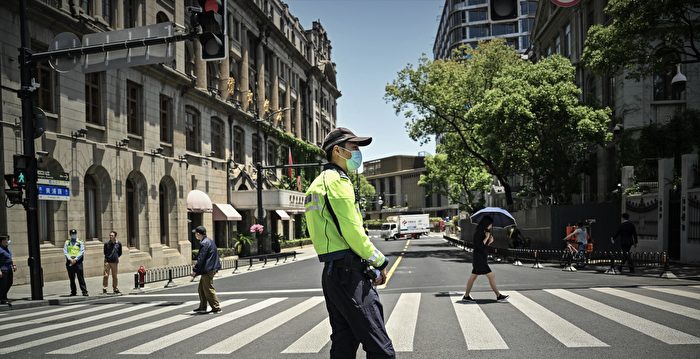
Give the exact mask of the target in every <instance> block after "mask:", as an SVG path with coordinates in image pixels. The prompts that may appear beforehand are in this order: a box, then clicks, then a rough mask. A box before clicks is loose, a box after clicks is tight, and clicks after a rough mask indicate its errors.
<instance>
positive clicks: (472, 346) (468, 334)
mask: <svg viewBox="0 0 700 359" xmlns="http://www.w3.org/2000/svg"><path fill="white" fill-rule="evenodd" d="M448 300H450V301H451V302H452V306H453V307H454V310H455V313H456V314H457V320H458V321H459V327H460V328H461V329H462V334H463V335H464V341H465V342H466V343H467V349H469V350H493V349H508V345H507V344H506V342H505V341H504V340H503V338H502V337H501V334H499V333H498V330H496V327H494V326H493V324H492V323H491V321H490V320H489V318H488V317H487V316H486V314H485V313H484V311H483V310H481V308H480V307H479V305H478V304H463V303H459V302H458V301H456V300H454V298H451V297H450V298H448Z"/></svg>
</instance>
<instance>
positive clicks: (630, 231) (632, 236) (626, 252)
mask: <svg viewBox="0 0 700 359" xmlns="http://www.w3.org/2000/svg"><path fill="white" fill-rule="evenodd" d="M618 237H619V238H620V248H621V249H622V263H620V266H619V267H618V268H617V269H618V271H619V272H622V267H623V266H624V265H625V263H627V265H628V266H629V268H630V273H634V262H633V261H632V256H631V255H630V250H631V249H632V246H634V248H637V229H636V228H635V227H634V223H632V222H631V221H630V215H629V214H627V213H623V214H622V223H620V226H619V227H618V228H617V232H615V234H613V236H612V237H610V242H612V244H615V239H617V238H618Z"/></svg>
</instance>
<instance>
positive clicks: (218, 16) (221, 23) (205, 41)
mask: <svg viewBox="0 0 700 359" xmlns="http://www.w3.org/2000/svg"><path fill="white" fill-rule="evenodd" d="M199 5H200V6H201V7H202V12H201V13H199V15H198V16H197V21H198V22H199V25H200V26H202V33H201V34H200V35H199V42H200V43H201V44H202V60H204V61H214V60H223V59H225V58H226V57H227V55H228V34H227V26H226V22H227V17H226V0H199Z"/></svg>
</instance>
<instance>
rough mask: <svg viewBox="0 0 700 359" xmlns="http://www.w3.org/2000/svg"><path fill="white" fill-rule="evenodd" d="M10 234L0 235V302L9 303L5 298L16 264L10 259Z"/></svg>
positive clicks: (10, 285)
mask: <svg viewBox="0 0 700 359" xmlns="http://www.w3.org/2000/svg"><path fill="white" fill-rule="evenodd" d="M9 246H10V236H8V235H3V236H0V304H10V303H9V301H8V299H7V292H9V291H10V287H12V280H13V277H14V272H15V271H16V270H17V266H15V263H14V262H13V261H12V252H10V247H9Z"/></svg>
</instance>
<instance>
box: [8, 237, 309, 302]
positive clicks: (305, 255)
mask: <svg viewBox="0 0 700 359" xmlns="http://www.w3.org/2000/svg"><path fill="white" fill-rule="evenodd" d="M282 251H283V252H291V251H296V252H297V256H296V261H292V260H291V258H290V259H289V260H288V261H287V262H286V263H283V262H282V261H280V262H279V264H277V265H275V261H270V262H268V264H267V265H266V266H265V267H264V268H263V263H262V262H259V263H256V264H254V265H253V267H252V268H251V269H250V270H248V262H247V261H245V258H242V259H241V261H242V262H241V263H240V265H239V268H238V270H237V271H236V272H235V273H234V272H233V268H230V269H223V270H221V271H219V273H218V274H217V275H216V279H223V278H228V277H232V276H236V275H243V274H246V273H251V272H256V271H259V270H265V269H268V268H274V267H275V266H282V265H285V264H288V263H294V262H298V261H302V260H306V259H310V258H316V252H315V251H314V249H313V246H311V245H307V246H304V247H303V248H299V247H294V248H285V249H283V250H282ZM226 258H227V259H228V258H234V259H237V258H238V256H233V257H226ZM222 259H223V258H222ZM134 274H135V272H131V271H130V272H122V273H119V276H118V277H119V290H120V291H121V292H122V295H129V294H143V293H151V292H157V291H161V290H165V289H167V288H164V286H165V284H166V283H167V281H160V282H154V283H147V284H145V285H144V287H143V288H140V289H134ZM198 281H199V277H197V278H195V279H194V281H193V280H192V277H189V276H187V277H182V278H175V279H173V282H174V283H175V285H176V286H178V287H181V286H185V285H194V284H196V283H197V282H198ZM85 284H86V285H87V288H88V292H89V294H90V295H89V296H87V297H83V296H81V295H80V290H78V295H77V296H75V297H71V296H69V294H70V284H69V282H68V273H66V279H65V280H59V281H52V282H45V283H44V287H43V288H42V289H43V297H44V299H43V300H31V296H32V291H31V286H30V285H29V284H22V285H13V286H12V288H10V292H9V293H8V295H7V296H8V298H9V299H10V302H11V306H8V305H0V311H6V310H11V309H24V308H32V307H39V306H46V305H58V304H66V303H76V302H84V301H89V300H97V299H105V298H115V297H117V296H115V295H114V294H112V278H111V276H110V278H109V285H108V288H107V294H102V276H101V275H100V276H95V277H87V278H85ZM76 285H77V279H76ZM195 291H196V289H195Z"/></svg>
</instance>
